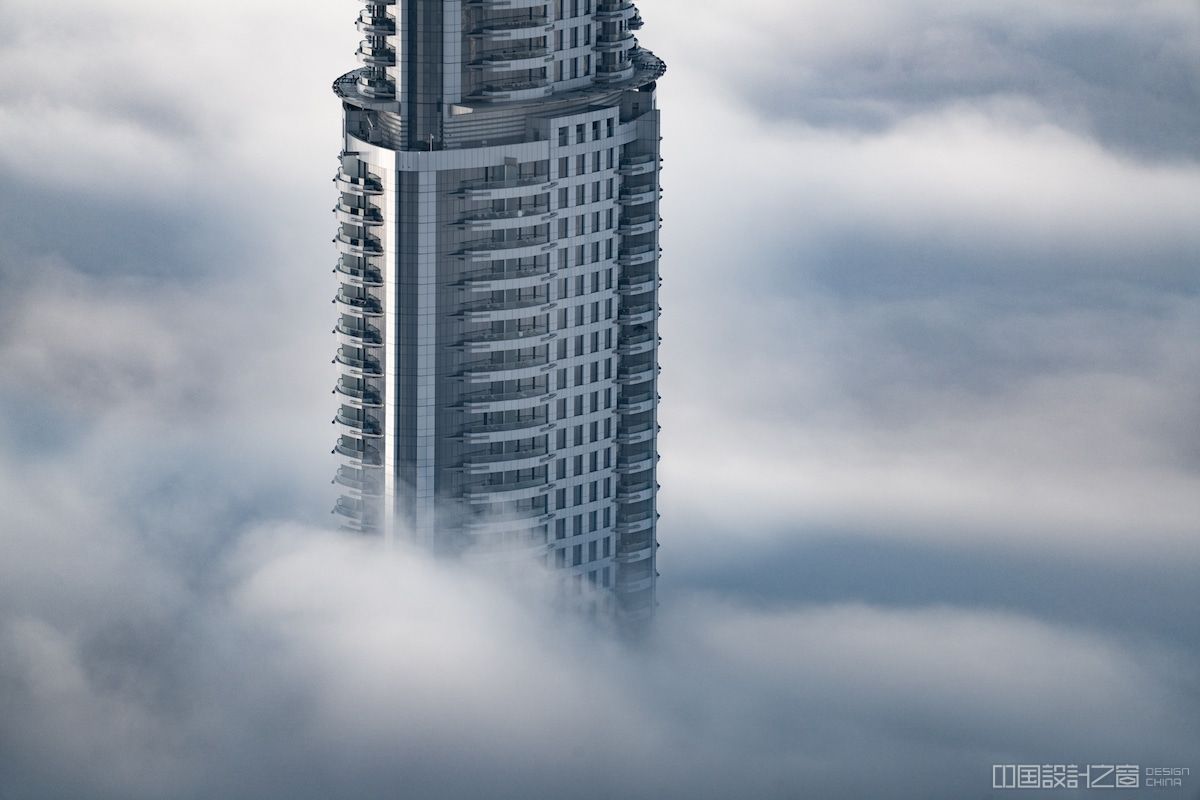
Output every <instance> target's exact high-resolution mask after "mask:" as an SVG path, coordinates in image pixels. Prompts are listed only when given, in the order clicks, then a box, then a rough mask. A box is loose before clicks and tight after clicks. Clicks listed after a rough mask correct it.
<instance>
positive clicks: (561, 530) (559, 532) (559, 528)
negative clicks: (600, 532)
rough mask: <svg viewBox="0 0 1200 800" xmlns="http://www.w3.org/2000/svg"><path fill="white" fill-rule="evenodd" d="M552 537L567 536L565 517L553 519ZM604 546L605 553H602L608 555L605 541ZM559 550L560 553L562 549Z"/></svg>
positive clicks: (562, 537)
mask: <svg viewBox="0 0 1200 800" xmlns="http://www.w3.org/2000/svg"><path fill="white" fill-rule="evenodd" d="M554 538H555V539H565V538H567V521H566V520H565V519H556V520H554ZM604 547H605V553H604V555H608V552H607V550H608V544H607V541H606V542H605V545H604ZM559 552H560V553H561V552H562V551H561V550H560V551H559Z"/></svg>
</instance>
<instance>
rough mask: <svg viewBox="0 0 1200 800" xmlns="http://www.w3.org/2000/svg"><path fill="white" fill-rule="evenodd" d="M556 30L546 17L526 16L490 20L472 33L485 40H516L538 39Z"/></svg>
mask: <svg viewBox="0 0 1200 800" xmlns="http://www.w3.org/2000/svg"><path fill="white" fill-rule="evenodd" d="M553 31H554V25H553V24H552V23H551V22H550V20H549V19H548V18H546V17H525V18H523V19H513V20H504V21H498V22H488V23H485V24H483V25H482V26H480V27H479V28H477V29H476V30H475V32H474V33H473V34H472V35H473V36H476V37H478V38H480V39H483V40H484V41H485V42H515V41H518V40H520V39H537V38H540V37H542V36H549V35H550V34H551V33H552V32H553Z"/></svg>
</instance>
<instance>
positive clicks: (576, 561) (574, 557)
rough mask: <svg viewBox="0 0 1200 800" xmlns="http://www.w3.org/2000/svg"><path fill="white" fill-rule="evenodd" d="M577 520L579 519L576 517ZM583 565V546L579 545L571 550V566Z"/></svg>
mask: <svg viewBox="0 0 1200 800" xmlns="http://www.w3.org/2000/svg"><path fill="white" fill-rule="evenodd" d="M576 519H579V518H578V517H576ZM582 563H583V545H581V544H577V545H575V546H574V547H572V548H571V566H573V567H578V566H579V565H580V564H582Z"/></svg>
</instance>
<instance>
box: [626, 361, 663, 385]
mask: <svg viewBox="0 0 1200 800" xmlns="http://www.w3.org/2000/svg"><path fill="white" fill-rule="evenodd" d="M658 372H659V368H658V367H657V366H655V365H654V364H653V363H651V364H647V365H646V366H644V367H635V368H633V369H630V370H620V371H619V372H617V385H618V386H632V385H634V384H638V383H647V382H649V381H652V380H654V378H655V377H657V375H658Z"/></svg>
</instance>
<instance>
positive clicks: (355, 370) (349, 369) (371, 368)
mask: <svg viewBox="0 0 1200 800" xmlns="http://www.w3.org/2000/svg"><path fill="white" fill-rule="evenodd" d="M333 360H334V363H336V364H337V365H338V366H340V367H341V368H342V369H344V370H345V371H346V373H347V374H349V375H352V376H359V377H364V378H375V377H378V376H380V375H382V374H383V367H382V366H380V364H379V361H378V360H376V359H374V358H360V357H358V356H354V355H350V354H348V353H342V352H339V353H338V354H337V355H336V356H334V357H333Z"/></svg>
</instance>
